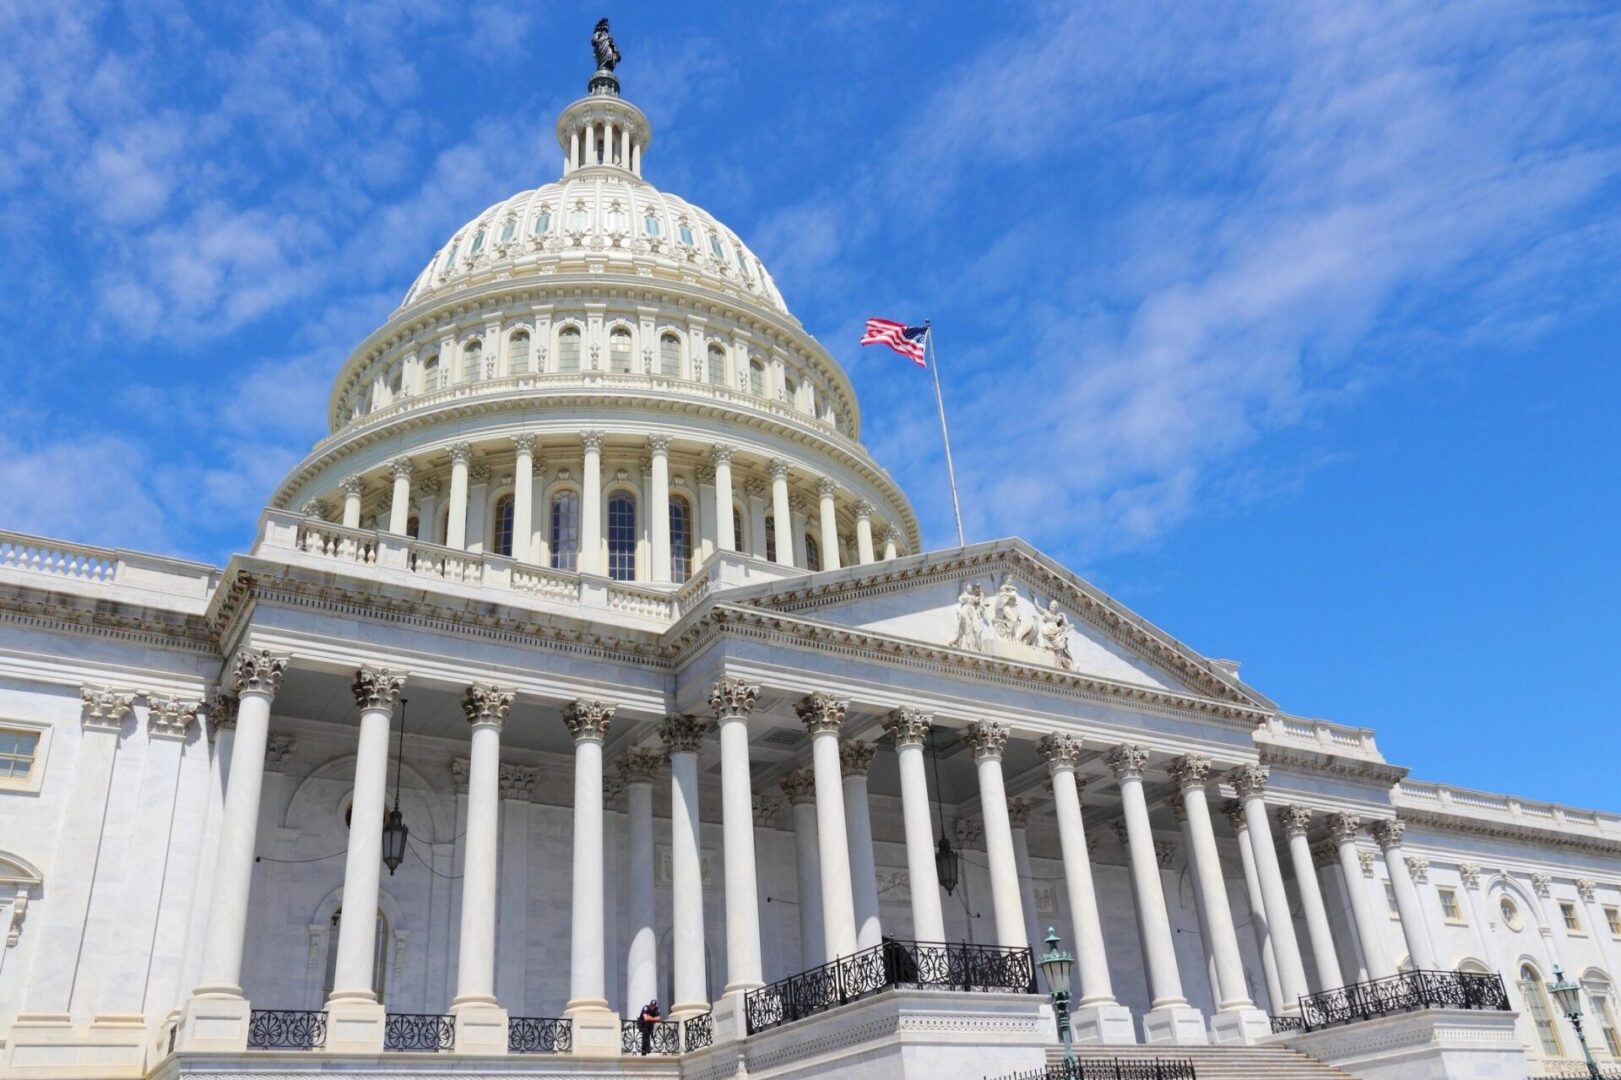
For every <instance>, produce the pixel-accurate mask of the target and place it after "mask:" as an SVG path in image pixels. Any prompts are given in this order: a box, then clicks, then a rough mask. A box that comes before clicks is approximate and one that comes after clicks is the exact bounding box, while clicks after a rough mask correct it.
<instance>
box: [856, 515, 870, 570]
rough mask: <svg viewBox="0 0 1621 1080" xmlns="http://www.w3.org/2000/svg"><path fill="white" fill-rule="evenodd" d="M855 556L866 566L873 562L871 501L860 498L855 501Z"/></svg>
mask: <svg viewBox="0 0 1621 1080" xmlns="http://www.w3.org/2000/svg"><path fill="white" fill-rule="evenodd" d="M855 511H856V558H857V559H859V560H861V565H862V566H866V565H867V564H868V563H870V562H873V561H874V559H875V556H874V554H873V547H872V503H870V502H868V501H867V500H866V499H861V500H859V501H858V502H857V503H856V507H855Z"/></svg>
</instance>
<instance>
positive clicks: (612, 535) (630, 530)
mask: <svg viewBox="0 0 1621 1080" xmlns="http://www.w3.org/2000/svg"><path fill="white" fill-rule="evenodd" d="M636 539H637V537H636V496H634V495H632V494H631V493H630V492H628V491H616V492H614V493H613V495H612V496H610V497H609V499H608V576H609V577H610V578H612V579H613V580H615V581H634V580H636Z"/></svg>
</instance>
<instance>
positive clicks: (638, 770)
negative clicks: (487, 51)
mask: <svg viewBox="0 0 1621 1080" xmlns="http://www.w3.org/2000/svg"><path fill="white" fill-rule="evenodd" d="M594 44H595V47H596V52H597V59H598V63H599V68H598V70H597V72H596V73H595V74H594V75H593V76H592V77H591V80H590V83H589V87H588V93H587V95H586V96H585V97H583V98H581V99H580V100H579V101H576V102H574V103H573V104H571V105H569V106H568V107H567V108H566V109H564V110H563V113H562V115H561V116H560V117H559V119H558V123H557V140H558V145H559V149H560V160H561V175H560V177H559V178H558V179H557V180H556V181H555V182H552V183H547V184H544V185H542V186H540V187H537V188H535V189H533V190H529V191H524V192H521V193H519V194H517V195H514V196H512V197H511V198H508V199H505V200H503V201H501V202H498V203H496V204H494V205H493V206H491V207H490V208H489V209H488V210H486V211H484V212H483V213H481V214H479V215H478V216H477V217H475V218H474V219H473V220H472V221H470V222H468V223H467V225H465V226H464V227H463V228H461V229H459V230H457V231H456V232H455V233H454V234H453V235H451V236H450V237H449V238H447V239H446V241H445V243H444V245H443V246H442V247H441V249H440V250H439V251H438V252H437V253H435V254H434V255H433V257H432V258H431V260H430V261H429V262H428V263H427V265H426V266H425V267H424V269H423V270H422V272H421V274H419V275H418V277H417V278H416V280H415V281H414V282H413V283H412V284H411V285H410V288H409V289H408V290H407V291H406V293H405V296H404V299H403V301H402V303H401V305H400V307H399V308H398V309H397V310H396V311H395V312H394V313H393V314H392V315H391V316H390V317H389V318H388V320H387V321H386V322H385V323H384V325H383V326H381V327H380V328H378V329H377V330H376V331H375V332H374V333H372V334H371V335H370V336H369V337H367V338H366V340H364V341H362V342H361V343H360V344H359V345H358V347H357V348H356V349H355V350H354V352H353V353H352V354H351V355H350V357H349V358H348V360H347V361H346V362H345V363H344V364H343V366H342V367H341V369H340V370H339V371H338V372H337V375H336V378H335V380H334V383H333V389H332V395H331V403H330V407H329V423H330V429H331V432H330V434H329V435H328V436H327V437H326V438H325V439H323V440H322V441H321V442H320V443H319V444H317V445H316V446H315V447H314V448H313V449H312V450H311V452H310V453H309V454H308V456H306V457H305V459H304V460H303V461H301V462H299V463H298V465H297V466H296V467H295V468H294V469H293V470H292V472H291V473H290V474H289V475H288V476H287V477H286V478H285V479H284V480H283V481H282V483H281V484H280V485H278V487H277V488H276V490H275V491H274V492H273V493H272V494H271V497H270V499H269V502H268V505H267V509H266V510H265V512H264V514H263V516H262V517H261V519H260V522H259V529H258V534H257V536H256V538H255V540H254V543H253V545H252V547H251V549H250V551H249V553H248V554H245V555H238V556H236V557H234V558H232V559H231V560H230V562H229V563H228V564H227V565H226V566H224V567H223V568H221V567H215V566H207V565H200V564H193V563H187V562H182V561H178V560H173V559H166V558H162V557H159V556H153V555H144V554H140V553H136V552H129V551H124V550H110V549H98V548H91V547H86V546H83V545H77V544H73V543H71V542H64V541H56V540H49V539H44V538H39V537H32V536H25V535H21V534H16V533H0V929H4V930H5V932H6V940H5V943H4V946H3V948H0V1077H17V1078H32V1077H38V1078H47V1077H50V1078H67V1077H72V1078H81V1077H104V1078H124V1077H129V1078H135V1077H161V1078H165V1080H167V1078H171V1077H266V1076H290V1077H293V1076H303V1075H313V1074H319V1075H321V1076H325V1077H383V1076H389V1077H395V1076H425V1077H428V1076H445V1077H449V1076H457V1077H467V1076H479V1077H493V1076H530V1075H534V1076H554V1077H585V1076H589V1077H604V1076H635V1077H671V1078H673V1077H677V1076H680V1077H687V1078H693V1080H696V1078H700V1077H701V1078H711V1077H722V1076H726V1077H743V1076H749V1077H755V1078H770V1077H794V1078H813V1077H841V1078H842V1077H853V1078H857V1080H867V1078H872V1080H878V1078H885V1080H888V1078H893V1077H929V1078H936V1077H983V1076H1003V1075H1010V1074H1013V1073H1015V1072H1024V1073H1026V1074H1027V1075H1030V1074H1031V1071H1032V1070H1039V1069H1041V1068H1043V1066H1044V1065H1047V1064H1052V1065H1053V1066H1054V1067H1055V1068H1057V1069H1058V1071H1057V1072H1056V1073H1054V1074H1053V1075H1058V1076H1074V1075H1075V1074H1074V1073H1073V1072H1065V1071H1064V1070H1063V1067H1062V1066H1061V1065H1059V1064H1058V1063H1060V1062H1061V1061H1062V1053H1063V1051H1062V1044H1061V1042H1060V1039H1059V1034H1058V1032H1059V1029H1060V1023H1059V1021H1060V1020H1062V1022H1063V1025H1062V1026H1064V1027H1065V1028H1066V1029H1067V1031H1068V1032H1069V1034H1070V1036H1071V1038H1072V1041H1073V1042H1074V1043H1075V1044H1076V1049H1077V1052H1078V1054H1079V1055H1080V1057H1081V1058H1082V1059H1083V1061H1086V1062H1091V1063H1092V1064H1089V1065H1087V1068H1088V1069H1091V1070H1094V1071H1089V1072H1087V1073H1086V1075H1109V1076H1113V1075H1117V1074H1116V1072H1115V1071H1114V1070H1115V1068H1116V1067H1117V1066H1118V1067H1119V1069H1120V1070H1121V1071H1120V1073H1119V1074H1118V1075H1157V1076H1159V1077H1162V1078H1174V1077H1188V1076H1192V1075H1193V1070H1194V1069H1196V1070H1197V1074H1198V1076H1200V1077H1204V1078H1206V1080H1210V1078H1219V1077H1222V1076H1228V1077H1237V1076H1243V1077H1252V1078H1258V1080H1264V1078H1266V1077H1290V1078H1300V1080H1305V1078H1308V1077H1312V1076H1320V1077H1332V1076H1345V1075H1352V1076H1357V1077H1366V1078H1370V1080H1396V1078H1402V1080H1405V1078H1409V1077H1471V1078H1477V1080H1478V1078H1486V1077H1513V1078H1515V1080H1519V1078H1522V1077H1525V1076H1528V1075H1530V1074H1532V1073H1533V1072H1536V1071H1543V1072H1546V1073H1549V1074H1553V1073H1558V1072H1563V1071H1564V1070H1568V1069H1570V1068H1573V1067H1577V1066H1578V1063H1579V1061H1580V1057H1581V1044H1580V1043H1579V1042H1578V1041H1577V1039H1576V1037H1575V1031H1574V1029H1573V1028H1572V1027H1571V1026H1570V1025H1569V1023H1568V1022H1567V1021H1566V1020H1565V1019H1564V1017H1563V1016H1562V1015H1561V1014H1560V1013H1561V1009H1563V1008H1564V1005H1563V1004H1562V1003H1563V1002H1566V1001H1570V1000H1574V1001H1575V1002H1576V1003H1578V1004H1580V1005H1581V1007H1582V1008H1583V1010H1584V1011H1585V1016H1586V1022H1587V1026H1586V1028H1585V1033H1586V1035H1587V1037H1588V1040H1589V1042H1590V1043H1591V1045H1592V1047H1593V1050H1594V1052H1595V1054H1596V1055H1597V1057H1598V1059H1600V1060H1601V1061H1605V1062H1607V1063H1610V1062H1616V1061H1621V1034H1618V1024H1617V1020H1616V1015H1617V1012H1616V1010H1617V1004H1616V1000H1615V995H1616V990H1615V985H1616V979H1617V978H1618V977H1621V970H1618V969H1617V967H1616V966H1615V965H1616V958H1617V957H1618V956H1621V816H1618V815H1616V814H1614V813H1611V812H1600V811H1592V810H1580V809H1576V808H1573V807H1565V806H1555V805H1549V804H1542V803H1536V802H1532V801H1529V800H1523V799H1519V798H1514V797H1510V796H1504V795H1498V794H1492V793H1487V792H1479V791H1470V790H1465V789H1460V788H1457V787H1453V786H1449V785H1446V784H1443V783H1437V782H1433V781H1424V780H1418V779H1415V778H1413V777H1411V776H1410V775H1409V774H1408V770H1407V769H1405V768H1403V767H1401V766H1399V765H1396V764H1392V763H1390V762H1387V761H1386V760H1385V759H1384V758H1383V756H1382V755H1381V754H1380V752H1379V750H1378V747H1377V745H1376V743H1375V739H1374V734H1373V732H1372V731H1371V730H1369V729H1367V728H1365V727H1359V726H1350V725H1345V724H1340V723H1335V722H1330V721H1327V720H1320V719H1309V718H1305V717H1299V716H1294V715H1291V714H1289V713H1287V712H1285V711H1284V710H1282V709H1280V708H1279V706H1278V705H1277V704H1276V703H1274V702H1273V701H1271V700H1270V699H1268V698H1267V697H1266V696H1265V695H1264V694H1263V693H1262V692H1261V691H1260V690H1259V689H1257V688H1255V687H1253V686H1251V685H1250V684H1249V683H1247V682H1245V681H1244V680H1243V679H1241V678H1240V677H1239V666H1238V664H1236V663H1234V662H1232V661H1227V660H1220V659H1214V658H1209V657H1205V656H1201V655H1199V654H1198V653H1196V652H1195V651H1193V650H1192V649H1190V648H1189V647H1187V646H1186V645H1184V644H1183V643H1182V642H1180V641H1178V640H1177V639H1176V638H1174V637H1172V636H1171V635H1169V634H1167V633H1165V632H1164V631H1162V630H1160V629H1159V628H1157V627H1155V626H1154V625H1152V624H1151V623H1150V622H1148V621H1147V620H1146V619H1144V618H1143V617H1142V616H1140V615H1138V614H1136V613H1134V612H1131V611H1129V610H1127V609H1126V608H1125V607H1123V606H1122V605H1121V604H1119V603H1117V602H1116V601H1114V600H1112V599H1111V598H1110V597H1108V596H1106V595H1104V594H1103V593H1102V592H1100V591H1099V590H1098V589H1096V588H1095V587H1093V586H1092V585H1090V584H1089V583H1087V582H1086V581H1084V580H1082V579H1081V578H1079V577H1077V576H1076V575H1075V574H1073V573H1071V572H1070V571H1068V570H1066V569H1065V568H1064V567H1062V566H1060V565H1058V564H1057V563H1056V562H1054V561H1053V560H1051V559H1049V558H1047V557H1046V556H1044V555H1042V554H1041V553H1040V552H1038V551H1036V550H1034V549H1033V548H1031V547H1030V546H1029V545H1027V544H1025V543H1023V542H1022V541H1019V540H1013V539H1009V540H1000V541H994V542H988V543H981V544H974V545H970V546H966V547H961V548H952V549H948V550H943V551H934V552H926V551H924V550H923V549H922V543H921V537H920V535H919V531H918V525H917V521H916V518H915V516H914V514H913V512H912V510H911V507H910V505H909V504H908V502H907V499H906V496H905V494H904V493H903V492H902V491H901V490H900V489H899V487H898V486H897V485H896V484H895V482H894V481H893V480H892V479H891V477H890V476H889V475H888V473H886V472H885V471H884V470H883V468H881V467H880V466H879V465H878V464H877V463H876V462H875V461H874V460H873V458H872V456H871V455H870V454H869V453H868V452H867V451H866V449H865V448H864V447H863V446H862V445H861V442H860V437H861V415H860V411H859V408H858V405H857V402H856V400H855V395H854V393H853V391H852V389H851V386H850V382H849V380H848V378H847V377H846V375H845V373H844V372H843V371H842V370H841V369H840V367H839V365H838V364H837V362H836V361H834V359H833V358H832V357H831V356H830V355H829V354H828V353H827V351H826V350H825V349H824V348H823V347H822V346H821V345H820V344H819V343H818V342H817V341H816V340H815V339H814V338H813V337H811V336H810V335H809V334H808V333H806V332H805V330H804V328H803V327H802V326H800V324H799V322H798V321H797V320H796V319H795V318H794V317H793V315H792V314H791V313H790V312H789V310H788V307H787V305H786V303H785V302H784V299H783V297H782V294H781V293H780V292H779V290H778V288H777V285H776V283H775V282H774V281H773V280H772V278H771V276H770V273H769V272H768V270H767V268H766V267H765V266H764V265H763V264H762V262H761V261H760V259H759V258H758V257H757V256H756V255H755V254H754V253H753V252H752V251H751V250H750V249H749V248H748V246H747V245H746V244H745V243H744V242H743V240H742V239H741V238H740V237H738V236H737V235H736V234H735V233H734V232H732V231H731V230H730V229H728V228H727V227H726V226H725V225H723V224H721V223H720V222H719V221H717V220H716V219H715V218H714V217H713V216H711V215H710V214H709V213H707V212H705V211H703V210H701V209H698V208H697V207H694V206H692V205H691V204H689V203H687V202H685V201H684V200H682V199H680V198H678V197H676V196H674V195H669V194H665V193H663V192H660V191H658V190H657V189H655V188H654V187H653V186H652V185H651V184H650V183H648V181H647V180H646V179H644V176H643V174H644V166H645V164H646V162H647V161H648V160H649V158H648V152H649V147H650V146H651V143H652V129H651V127H650V125H649V124H648V122H647V119H646V117H645V116H644V115H643V114H642V113H641V112H640V110H638V109H637V108H635V106H633V105H631V104H630V103H629V102H628V101H626V100H625V99H624V98H623V97H621V96H620V93H619V83H618V80H617V77H616V76H615V75H614V70H613V69H614V65H615V63H616V62H617V60H618V53H617V50H615V49H614V47H613V43H612V40H611V38H609V37H608V36H607V31H606V24H605V23H604V25H603V26H601V27H599V32H598V36H597V38H596V39H595V40H594ZM1049 927H1051V928H1053V929H1054V930H1055V931H1056V933H1057V934H1058V935H1059V936H1060V937H1061V939H1062V946H1061V947H1060V948H1058V949H1054V948H1052V947H1051V946H1050V945H1049V944H1048V943H1047V942H1045V941H1044V939H1045V938H1046V937H1047V934H1048V928H1049ZM1038 965H1039V966H1040V967H1041V973H1040V974H1039V975H1038V973H1037V968H1038ZM1049 991H1062V993H1059V994H1058V995H1056V996H1054V997H1051V998H1050V997H1049ZM655 1001H656V1003H658V1004H657V1009H658V1014H657V1015H658V1019H657V1020H656V1021H653V1020H651V1019H650V1020H648V1022H646V1023H642V1022H641V1020H640V1018H641V1017H642V1016H643V1013H644V1008H645V1007H646V1006H648V1005H649V1003H650V1002H655ZM1156 1060H1157V1061H1158V1065H1157V1066H1156V1065H1155V1064H1154V1062H1155V1061H1156ZM1325 1063H1330V1064H1332V1065H1335V1066H1338V1068H1339V1069H1340V1070H1341V1071H1338V1072H1335V1071H1333V1069H1331V1068H1330V1064H1325ZM1156 1068H1157V1069H1158V1072H1155V1071H1154V1070H1155V1069H1156ZM1100 1069H1101V1070H1102V1071H1096V1070H1100ZM1133 1069H1136V1070H1138V1071H1136V1072H1133V1071H1131V1070H1133ZM1143 1070H1146V1071H1143Z"/></svg>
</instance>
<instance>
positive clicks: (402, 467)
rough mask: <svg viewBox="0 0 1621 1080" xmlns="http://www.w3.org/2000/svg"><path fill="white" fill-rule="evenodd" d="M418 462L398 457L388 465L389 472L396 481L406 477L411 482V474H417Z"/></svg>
mask: <svg viewBox="0 0 1621 1080" xmlns="http://www.w3.org/2000/svg"><path fill="white" fill-rule="evenodd" d="M416 468H417V466H416V462H414V461H412V460H411V459H410V458H408V457H397V458H395V459H394V460H393V461H390V462H389V463H388V472H389V475H390V476H391V477H393V478H394V479H395V480H398V479H400V478H401V477H404V478H405V479H407V480H409V479H410V478H411V474H412V473H414V472H416Z"/></svg>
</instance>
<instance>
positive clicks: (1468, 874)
mask: <svg viewBox="0 0 1621 1080" xmlns="http://www.w3.org/2000/svg"><path fill="white" fill-rule="evenodd" d="M1458 880H1459V881H1461V882H1463V887H1464V888H1466V889H1471V890H1473V889H1478V888H1480V864H1479V863H1468V862H1466V863H1459V864H1458ZM1589 899H1591V897H1589Z"/></svg>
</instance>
